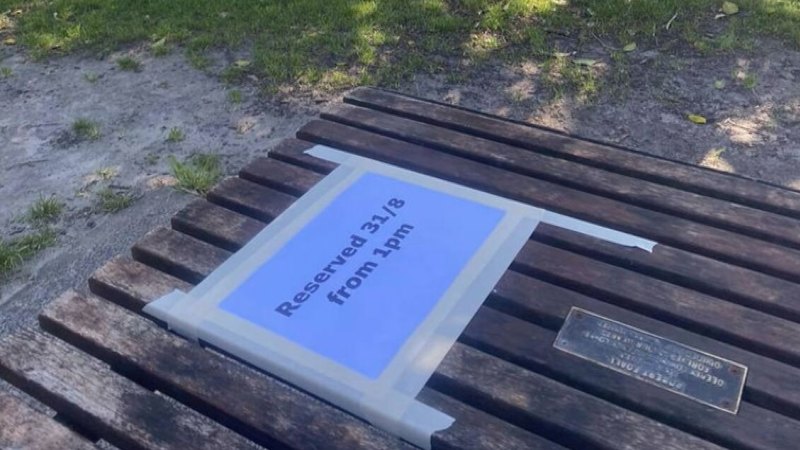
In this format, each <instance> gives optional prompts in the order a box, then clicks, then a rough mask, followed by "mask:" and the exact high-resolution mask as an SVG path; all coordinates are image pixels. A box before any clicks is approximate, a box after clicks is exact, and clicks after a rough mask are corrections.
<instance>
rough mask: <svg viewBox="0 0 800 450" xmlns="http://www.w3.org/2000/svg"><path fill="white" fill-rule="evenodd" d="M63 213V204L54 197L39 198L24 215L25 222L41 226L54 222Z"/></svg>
mask: <svg viewBox="0 0 800 450" xmlns="http://www.w3.org/2000/svg"><path fill="white" fill-rule="evenodd" d="M62 211H64V203H62V202H61V201H59V200H58V199H57V198H56V197H54V196H50V197H39V200H36V201H35V202H34V203H33V204H32V205H31V206H30V207H29V208H28V212H27V214H25V220H26V221H27V222H28V223H31V224H34V225H37V226H38V225H43V224H46V223H50V222H54V221H55V220H56V219H58V216H60V215H61V212H62Z"/></svg>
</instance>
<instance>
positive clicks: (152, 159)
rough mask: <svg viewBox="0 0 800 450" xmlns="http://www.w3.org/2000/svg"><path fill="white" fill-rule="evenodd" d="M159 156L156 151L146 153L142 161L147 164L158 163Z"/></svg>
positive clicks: (153, 164)
mask: <svg viewBox="0 0 800 450" xmlns="http://www.w3.org/2000/svg"><path fill="white" fill-rule="evenodd" d="M159 158H160V157H159V156H158V155H157V154H156V153H148V154H147V156H145V157H144V162H145V163H146V164H147V165H148V166H155V165H156V164H158V160H159Z"/></svg>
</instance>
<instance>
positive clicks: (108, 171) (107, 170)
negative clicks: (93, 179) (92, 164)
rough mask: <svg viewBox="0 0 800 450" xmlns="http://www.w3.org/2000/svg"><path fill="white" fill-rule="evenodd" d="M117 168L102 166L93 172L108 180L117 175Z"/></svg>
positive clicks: (98, 176)
mask: <svg viewBox="0 0 800 450" xmlns="http://www.w3.org/2000/svg"><path fill="white" fill-rule="evenodd" d="M118 173H119V170H118V169H117V168H116V167H103V168H102V169H97V170H95V172H94V174H95V175H97V178H100V179H101V180H103V181H108V180H110V179H112V178H114V177H116V176H117V174H118Z"/></svg>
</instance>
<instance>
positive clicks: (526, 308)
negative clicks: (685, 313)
mask: <svg viewBox="0 0 800 450" xmlns="http://www.w3.org/2000/svg"><path fill="white" fill-rule="evenodd" d="M532 293H535V294H532ZM487 304H488V305H490V306H492V307H493V308H497V309H500V310H502V311H504V312H507V313H509V314H511V315H513V316H515V317H519V318H523V319H525V320H528V321H531V322H535V323H538V324H542V325H543V326H546V327H547V328H548V329H551V330H558V329H560V328H561V326H562V324H563V323H564V319H565V318H566V316H567V313H568V312H569V310H570V308H571V307H572V306H576V307H579V308H584V309H587V310H589V311H593V312H595V313H597V314H600V315H603V316H606V317H610V318H613V319H615V320H619V321H622V322H624V323H626V324H629V325H632V326H634V327H637V328H639V329H642V330H647V331H649V332H651V333H654V334H656V335H658V336H663V337H665V338H667V339H672V340H674V341H677V342H681V343H683V344H685V345H689V346H691V347H694V348H700V349H704V350H705V351H708V352H710V353H712V354H715V355H719V356H721V357H723V358H727V359H730V360H732V361H737V362H740V363H742V364H745V365H747V366H748V367H749V368H750V370H749V372H748V374H747V383H746V384H745V390H744V399H745V401H748V402H752V403H753V404H757V405H759V406H761V407H765V408H770V409H773V410H775V411H778V412H780V413H782V414H788V415H790V416H792V417H794V418H795V419H800V385H798V384H797V383H796V380H798V379H800V369H797V368H795V367H792V366H788V365H786V364H783V363H780V362H777V361H775V360H773V359H769V358H766V357H764V356H760V355H756V354H754V353H751V352H748V351H745V350H742V349H740V348H737V347H734V346H731V345H728V344H724V343H722V342H719V341H716V340H713V339H711V338H708V337H706V336H704V335H703V334H702V332H701V333H692V332H689V331H686V330H684V329H681V328H678V327H677V326H674V325H671V324H668V323H666V322H661V321H658V320H654V319H651V318H649V317H645V316H643V315H641V314H637V313H634V312H631V311H628V310H626V309H623V308H620V307H617V306H614V305H611V304H608V303H604V302H602V301H600V300H597V299H595V298H592V297H588V296H585V295H581V294H579V293H577V292H574V291H570V290H568V289H565V288H562V287H559V286H555V285H553V284H550V283H547V282H544V281H541V280H537V279H535V278H530V277H527V276H525V275H522V274H519V273H517V272H513V271H508V272H506V273H505V275H503V277H502V278H501V279H500V281H499V282H498V283H497V286H496V288H495V290H494V293H493V294H492V296H491V297H490V298H489V299H488V301H487ZM522 357H523V358H524V357H525V356H522Z"/></svg>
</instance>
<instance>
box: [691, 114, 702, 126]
mask: <svg viewBox="0 0 800 450" xmlns="http://www.w3.org/2000/svg"><path fill="white" fill-rule="evenodd" d="M686 118H687V119H689V121H690V122H692V123H696V124H697V125H705V124H706V122H707V121H706V118H705V117H703V116H700V115H697V114H689V115H687V116H686Z"/></svg>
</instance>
